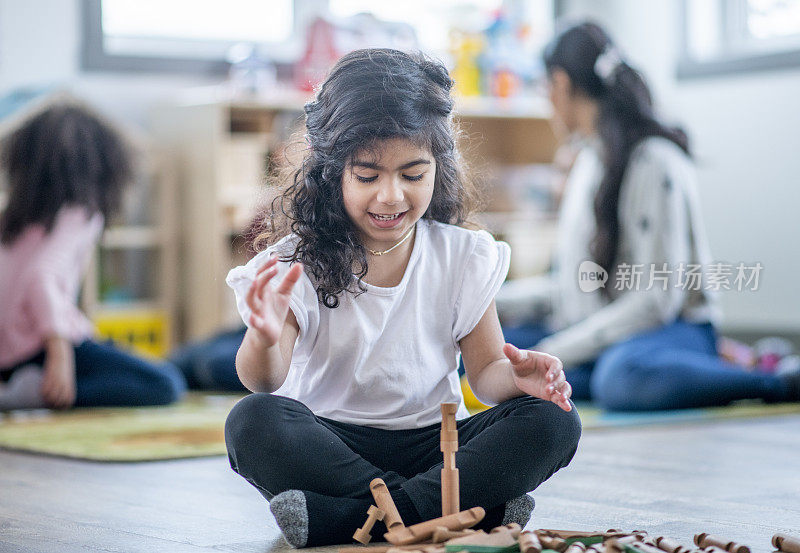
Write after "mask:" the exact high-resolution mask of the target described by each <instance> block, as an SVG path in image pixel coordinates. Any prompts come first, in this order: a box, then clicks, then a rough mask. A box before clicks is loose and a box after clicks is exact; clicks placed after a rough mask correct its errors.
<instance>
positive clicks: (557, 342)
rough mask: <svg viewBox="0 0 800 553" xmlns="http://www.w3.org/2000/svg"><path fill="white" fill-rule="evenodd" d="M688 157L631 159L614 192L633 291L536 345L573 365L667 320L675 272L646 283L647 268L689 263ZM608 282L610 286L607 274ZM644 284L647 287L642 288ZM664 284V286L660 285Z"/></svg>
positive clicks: (674, 308) (675, 292) (676, 298)
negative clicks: (672, 162)
mask: <svg viewBox="0 0 800 553" xmlns="http://www.w3.org/2000/svg"><path fill="white" fill-rule="evenodd" d="M694 185H695V183H694V173H693V168H692V167H691V164H690V162H688V161H686V162H685V163H683V164H681V166H679V167H669V166H667V165H666V164H665V163H664V162H663V160H659V159H658V158H654V157H650V156H642V157H640V158H638V159H636V160H632V162H631V166H630V167H629V169H628V171H627V174H626V176H625V182H624V184H623V190H622V193H621V196H620V230H621V232H622V233H623V234H624V235H625V237H626V238H627V242H628V244H629V245H630V251H627V252H621V257H622V261H624V262H625V263H628V264H629V265H640V266H643V268H644V271H643V274H642V276H641V283H640V289H639V290H628V291H625V292H622V293H621V295H620V296H619V297H617V298H616V299H614V300H613V301H611V302H610V303H609V304H608V305H606V306H605V307H603V308H602V309H600V310H599V311H597V312H595V313H593V314H592V315H591V316H589V317H587V318H586V319H584V320H582V321H581V322H579V323H577V324H574V325H572V326H569V327H567V328H565V329H564V330H561V331H560V332H556V333H555V334H553V335H551V336H549V337H547V338H545V339H544V340H542V341H541V342H539V344H537V346H536V349H538V350H541V351H544V352H546V353H550V354H552V355H555V356H556V357H559V358H560V359H561V361H562V362H563V363H564V365H567V366H575V365H578V364H580V363H582V362H584V361H588V360H591V359H593V358H595V357H597V356H598V355H599V354H600V353H601V352H602V351H603V350H604V349H606V348H607V347H609V346H611V345H612V344H616V343H618V342H621V341H623V340H625V339H627V338H630V337H631V336H633V335H635V334H638V333H641V332H644V331H646V330H649V329H652V328H655V327H656V326H658V325H662V324H668V323H670V322H672V321H673V320H674V319H675V318H676V317H677V316H678V314H679V313H680V311H681V308H682V306H683V304H684V302H685V298H686V294H687V292H686V291H685V290H683V289H682V288H681V287H679V286H676V282H675V279H676V273H674V272H672V273H670V274H669V278H668V281H667V283H666V285H664V284H663V283H653V284H652V286H651V283H650V282H649V279H650V275H651V271H650V269H651V267H652V266H654V267H655V269H657V270H660V269H663V267H664V265H666V266H667V269H668V270H669V269H674V268H675V267H677V266H678V265H679V264H680V263H686V262H691V240H692V227H691V225H690V222H689V213H688V209H687V203H686V190H685V189H686V188H687V187H691V186H694ZM608 285H609V286H615V279H614V274H613V273H610V274H609V281H608ZM648 288H649V289H648ZM665 288H666V289H665Z"/></svg>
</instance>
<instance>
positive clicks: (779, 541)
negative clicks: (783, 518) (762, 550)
mask: <svg viewBox="0 0 800 553" xmlns="http://www.w3.org/2000/svg"><path fill="white" fill-rule="evenodd" d="M772 545H774V546H775V549H777V550H778V551H783V552H784V553H800V538H796V537H794V536H790V535H788V534H775V535H774V536H772Z"/></svg>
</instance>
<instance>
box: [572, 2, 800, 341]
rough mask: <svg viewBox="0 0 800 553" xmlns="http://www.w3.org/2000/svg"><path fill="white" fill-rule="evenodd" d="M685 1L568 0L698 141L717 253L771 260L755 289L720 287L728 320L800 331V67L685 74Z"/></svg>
mask: <svg viewBox="0 0 800 553" xmlns="http://www.w3.org/2000/svg"><path fill="white" fill-rule="evenodd" d="M681 1H682V0H647V1H646V2H642V1H640V0H603V1H602V2H597V1H594V0H570V1H568V2H566V12H567V15H568V16H573V17H577V16H589V17H592V18H594V19H595V20H597V21H598V22H599V23H601V24H602V25H604V26H605V27H606V28H607V29H608V30H609V32H610V33H611V34H612V36H613V37H614V38H615V39H616V41H617V43H618V44H619V45H620V46H621V48H622V49H623V51H624V52H625V53H626V54H627V56H628V57H629V58H630V59H631V60H633V63H634V65H636V66H638V68H639V69H640V70H641V71H642V72H643V73H644V74H645V76H646V77H647V80H648V83H649V84H650V85H651V87H652V89H653V92H654V96H655V98H656V102H657V103H658V104H659V107H660V108H661V112H662V114H663V115H665V117H666V118H667V119H668V120H669V121H674V122H679V123H680V124H681V125H682V126H683V127H684V128H685V129H686V130H687V132H688V133H689V135H690V138H691V139H692V141H693V144H694V150H695V157H696V159H697V162H698V169H699V177H700V195H701V200H702V205H703V210H704V215H705V219H706V226H707V230H708V234H709V239H710V241H711V248H712V254H713V257H714V260H715V261H720V262H727V263H738V262H746V263H748V264H752V263H754V262H756V261H760V262H761V263H762V265H763V266H764V269H763V271H762V272H761V283H760V287H759V290H758V291H756V292H751V291H750V292H744V291H743V292H736V291H731V292H725V293H723V294H722V301H723V309H724V313H725V321H726V322H725V325H724V327H725V328H728V329H737V330H767V331H769V330H775V331H786V332H798V331H800V283H798V277H800V135H799V134H798V133H799V132H800V131H799V129H800V101H799V99H800V67H797V68H792V69H781V70H774V71H761V72H752V73H742V74H737V75H729V76H720V77H706V78H702V79H691V80H680V81H679V80H677V79H676V77H675V73H676V71H675V67H676V60H677V57H678V53H679V51H680V44H679V40H680V39H679V37H680V33H679V25H680V23H681V22H680V2H681Z"/></svg>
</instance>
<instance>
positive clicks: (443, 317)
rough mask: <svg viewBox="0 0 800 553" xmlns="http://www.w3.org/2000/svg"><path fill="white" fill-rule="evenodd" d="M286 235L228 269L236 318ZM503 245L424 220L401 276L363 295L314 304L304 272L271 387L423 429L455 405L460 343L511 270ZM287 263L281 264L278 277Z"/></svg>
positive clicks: (371, 421)
mask: <svg viewBox="0 0 800 553" xmlns="http://www.w3.org/2000/svg"><path fill="white" fill-rule="evenodd" d="M296 241H297V237H296V236H295V235H289V236H287V237H285V238H283V239H282V240H281V241H279V242H278V243H277V244H275V245H273V246H271V247H270V248H268V249H267V250H265V251H263V252H261V253H259V254H258V255H256V256H255V257H254V258H253V259H251V260H250V261H249V262H248V263H247V264H246V265H242V266H239V267H236V268H235V269H232V270H231V271H230V273H228V277H227V279H226V282H227V283H228V285H229V286H230V287H231V288H233V290H234V292H235V293H236V304H237V306H238V309H239V313H240V315H241V316H242V320H243V321H244V322H245V324H248V322H249V319H250V309H249V308H248V307H247V304H246V303H245V295H246V294H247V290H248V288H249V286H250V284H251V283H252V282H253V280H254V278H255V275H256V271H257V270H258V268H259V267H260V266H261V265H262V264H263V263H264V262H265V261H266V259H267V256H268V255H269V254H270V253H271V252H273V251H278V253H279V254H280V255H285V252H286V251H287V249H288V250H289V251H292V250H293V245H294V244H295V243H296ZM509 259H510V248H509V247H508V244H506V243H505V242H497V241H495V240H494V238H492V236H491V235H490V234H489V233H488V232H486V231H472V230H467V229H464V228H461V227H456V226H453V225H447V224H443V223H439V222H435V221H430V220H427V219H421V220H420V221H419V222H418V223H417V232H416V237H415V241H414V247H413V250H412V252H411V258H410V259H409V262H408V266H407V268H406V271H405V274H404V275H403V279H402V281H401V282H400V284H398V285H397V286H394V287H391V288H383V287H378V286H372V285H370V284H366V283H363V284H364V286H365V287H366V289H367V291H366V293H363V294H361V295H359V296H357V297H355V296H354V294H352V293H349V292H345V293H344V294H342V295H341V296H339V301H340V303H339V306H338V307H337V308H335V309H330V308H328V307H325V306H324V305H322V304H320V303H319V301H318V299H317V294H316V291H315V289H314V286H313V284H312V281H311V279H310V278H309V276H308V275H307V274H305V273H304V274H303V275H302V276H301V278H300V280H299V281H298V283H297V284H296V285H295V287H294V289H293V290H292V297H291V300H290V302H289V308H290V309H291V310H292V312H293V313H294V315H295V317H296V318H297V323H298V326H299V327H300V332H299V334H298V337H297V341H296V342H295V347H294V353H293V355H292V361H291V367H290V369H289V374H288V376H287V378H286V381H285V382H284V384H283V385H282V386H281V387H280V388H279V389H278V390H277V391H276V392H275V393H276V394H278V395H282V396H286V397H290V398H293V399H296V400H298V401H300V402H302V403H303V404H305V405H306V406H307V407H308V408H309V409H311V411H312V412H314V413H315V414H316V415H318V416H321V417H326V418H330V419H333V420H337V421H340V422H346V423H351V424H358V425H363V426H371V427H375V428H384V429H403V428H421V427H424V426H428V425H431V424H435V423H438V422H439V421H441V412H440V408H439V405H440V404H441V403H443V402H456V403H459V404H460V408H459V411H458V414H457V418H464V417H466V416H468V413H467V411H466V408H465V407H464V401H463V397H462V395H461V388H460V386H459V382H458V373H457V368H458V358H459V355H460V349H459V345H458V342H459V340H461V339H462V338H464V337H465V336H467V335H468V334H469V333H470V332H471V331H472V330H473V328H475V325H477V324H478V321H479V320H480V319H481V317H482V316H483V314H484V312H485V311H486V309H487V308H488V306H489V304H490V303H491V301H492V299H493V298H494V296H495V294H496V293H497V291H498V290H499V288H500V285H501V284H502V283H503V281H504V280H505V278H506V274H507V273H508V266H509ZM288 269H289V264H288V263H284V262H282V261H279V262H278V275H277V276H276V277H275V278H273V280H272V282H271V284H272V285H274V286H277V283H278V282H280V281H281V280H282V279H283V276H284V275H285V274H286V272H287V271H288Z"/></svg>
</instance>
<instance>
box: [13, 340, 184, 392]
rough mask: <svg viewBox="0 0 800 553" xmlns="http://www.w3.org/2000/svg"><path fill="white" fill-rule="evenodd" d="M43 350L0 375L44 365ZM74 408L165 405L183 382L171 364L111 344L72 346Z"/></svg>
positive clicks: (87, 343)
mask: <svg viewBox="0 0 800 553" xmlns="http://www.w3.org/2000/svg"><path fill="white" fill-rule="evenodd" d="M44 359H45V351H44V350H42V351H40V352H39V353H37V354H36V355H34V356H33V357H31V358H30V359H27V360H25V361H23V362H21V363H18V364H16V365H15V366H13V367H9V368H8V369H3V370H2V372H1V373H0V374H1V375H3V376H4V377H5V378H8V377H9V376H10V374H11V373H12V372H13V371H14V370H16V369H18V368H21V367H23V366H25V365H28V364H34V365H39V366H43V365H44ZM75 387H76V398H75V407H111V406H126V407H127V406H141V405H166V404H168V403H172V402H174V401H177V400H178V399H180V398H181V396H182V395H183V393H184V391H185V390H186V382H185V381H184V379H183V376H181V373H180V372H179V371H178V369H177V368H176V367H175V366H173V365H172V364H170V363H165V362H154V361H149V360H146V359H142V358H140V357H136V356H134V355H131V354H130V353H127V352H125V351H122V350H121V349H118V348H117V347H115V346H114V345H113V344H112V342H110V341H109V342H105V343H98V342H94V341H92V340H86V341H85V342H83V343H81V344H80V345H78V346H75Z"/></svg>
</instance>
